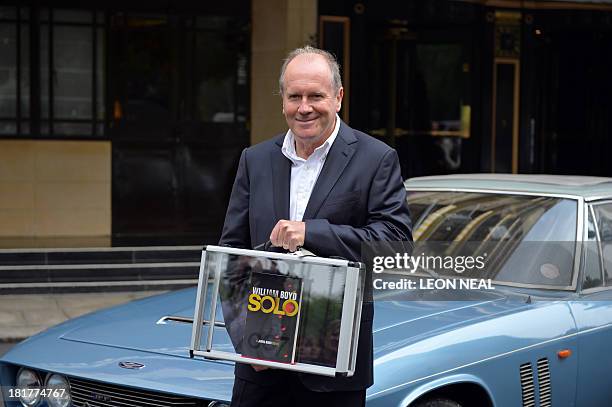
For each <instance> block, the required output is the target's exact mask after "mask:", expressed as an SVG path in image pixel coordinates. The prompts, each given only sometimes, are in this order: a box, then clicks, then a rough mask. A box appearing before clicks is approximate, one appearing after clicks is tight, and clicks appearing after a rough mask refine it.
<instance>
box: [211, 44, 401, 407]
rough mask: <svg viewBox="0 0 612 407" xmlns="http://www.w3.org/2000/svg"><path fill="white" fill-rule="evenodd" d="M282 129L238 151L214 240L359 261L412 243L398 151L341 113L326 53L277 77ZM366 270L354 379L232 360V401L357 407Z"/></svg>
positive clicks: (362, 377)
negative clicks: (380, 249) (380, 248)
mask: <svg viewBox="0 0 612 407" xmlns="http://www.w3.org/2000/svg"><path fill="white" fill-rule="evenodd" d="M279 86H280V93H281V97H282V103H283V114H284V115H285V119H286V121H287V125H288V127H289V129H288V130H287V132H286V133H284V134H280V135H278V136H276V137H274V138H272V139H271V140H268V141H266V142H263V143H260V144H258V145H255V146H252V147H250V148H247V149H245V150H244V151H243V152H242V156H241V157H240V163H239V165H238V171H237V174H236V180H235V182H234V187H233V189H232V195H231V198H230V202H229V206H228V209H227V214H226V217H225V224H224V226H223V233H222V236H221V241H220V244H222V245H229V246H233V247H243V248H253V247H256V246H259V245H261V244H263V243H265V242H266V241H268V240H270V242H271V243H272V245H274V246H276V247H280V248H284V249H285V250H288V251H295V250H296V249H297V248H299V247H302V246H303V247H304V248H306V249H308V250H310V251H312V252H313V253H315V254H317V255H319V256H324V257H329V256H340V257H343V258H345V259H348V260H361V243H362V242H371V241H407V240H411V239H412V237H411V230H410V218H409V214H408V207H407V204H406V192H405V190H404V187H403V185H402V179H401V175H400V167H399V161H398V157H397V153H396V152H395V150H393V149H391V148H390V147H388V146H387V145H386V144H384V143H382V142H380V141H378V140H376V139H374V138H372V137H370V136H368V135H366V134H364V133H362V132H359V131H357V130H354V129H352V128H350V127H349V126H347V125H346V124H345V123H344V122H342V121H341V120H340V118H339V117H338V115H337V113H338V112H339V111H340V108H341V104H342V97H343V95H344V90H343V88H342V81H341V78H340V69H339V67H338V63H337V62H336V60H335V58H334V57H333V55H331V54H330V53H328V52H326V51H323V50H320V49H317V48H313V47H310V46H307V47H303V48H298V49H296V50H294V51H292V52H291V53H290V54H289V55H288V57H287V59H286V60H285V62H284V64H283V66H282V68H281V75H280V79H279ZM371 289H372V282H371V274H370V272H368V274H367V276H366V289H365V290H364V291H365V292H364V298H363V301H364V302H363V308H362V317H361V324H360V332H359V347H358V351H357V367H356V370H355V374H354V375H353V376H352V377H344V378H329V377H322V376H315V375H307V374H296V373H292V372H288V371H284V370H275V369H263V368H260V367H257V366H249V365H245V364H240V363H238V364H236V369H235V373H236V378H235V381H234V390H233V394H232V406H240V407H247V406H248V407H250V406H257V407H262V406H281V405H295V406H313V405H321V406H332V407H333V406H362V405H364V404H365V394H366V389H367V388H368V387H369V386H371V385H372V383H373V377H372V319H373V315H374V307H373V304H372V291H371Z"/></svg>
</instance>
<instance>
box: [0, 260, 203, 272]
mask: <svg viewBox="0 0 612 407" xmlns="http://www.w3.org/2000/svg"><path fill="white" fill-rule="evenodd" d="M199 266H200V263H196V262H183V263H180V262H179V263H123V264H121V263H120V264H117V263H112V264H38V265H34V266H0V271H6V270H99V269H141V268H148V267H154V268H169V267H199Z"/></svg>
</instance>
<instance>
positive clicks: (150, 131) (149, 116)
mask: <svg viewBox="0 0 612 407" xmlns="http://www.w3.org/2000/svg"><path fill="white" fill-rule="evenodd" d="M110 20H111V24H110V32H109V37H110V38H109V72H110V78H109V82H110V85H109V90H108V93H109V96H108V98H107V100H108V109H110V110H109V111H111V112H112V122H111V124H110V126H109V127H110V128H109V132H110V135H111V139H112V145H113V200H112V204H113V244H114V245H124V244H127V245H133V244H203V243H214V242H216V241H217V239H218V236H219V234H220V232H221V227H222V224H223V219H224V216H225V209H226V203H227V199H228V197H229V193H230V189H231V184H232V180H233V176H234V170H235V166H236V163H237V160H238V157H239V154H240V151H241V150H242V149H243V148H244V147H246V146H247V145H248V143H249V138H248V132H247V119H248V101H249V98H248V92H249V84H248V74H247V72H248V47H249V38H248V29H247V28H248V24H247V23H248V20H246V19H244V18H238V17H220V16H186V15H172V14H130V13H115V14H113V15H111V17H110Z"/></svg>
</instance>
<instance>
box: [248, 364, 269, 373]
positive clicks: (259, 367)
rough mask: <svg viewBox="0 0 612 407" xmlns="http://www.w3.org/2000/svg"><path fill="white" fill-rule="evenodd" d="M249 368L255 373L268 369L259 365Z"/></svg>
mask: <svg viewBox="0 0 612 407" xmlns="http://www.w3.org/2000/svg"><path fill="white" fill-rule="evenodd" d="M251 367H252V368H253V369H254V370H255V371H256V372H261V371H262V370H268V369H269V367H268V366H261V365H251Z"/></svg>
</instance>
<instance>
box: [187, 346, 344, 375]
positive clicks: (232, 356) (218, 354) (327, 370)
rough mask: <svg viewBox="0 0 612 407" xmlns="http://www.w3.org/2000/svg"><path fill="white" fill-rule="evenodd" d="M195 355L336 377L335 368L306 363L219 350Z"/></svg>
mask: <svg viewBox="0 0 612 407" xmlns="http://www.w3.org/2000/svg"><path fill="white" fill-rule="evenodd" d="M193 354H194V355H196V356H202V357H204V358H205V359H220V360H230V361H234V362H240V363H250V364H253V365H260V366H268V367H272V368H281V369H282V368H284V369H286V368H287V366H288V365H289V366H291V370H292V371H296V372H302V373H314V374H318V375H323V376H330V377H335V376H336V369H335V368H333V367H326V366H318V365H309V364H306V363H293V364H290V363H282V362H272V361H270V360H262V359H255V358H249V357H246V356H241V355H239V354H237V353H231V352H223V351H219V350H210V351H201V350H200V351H194V352H193Z"/></svg>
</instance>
